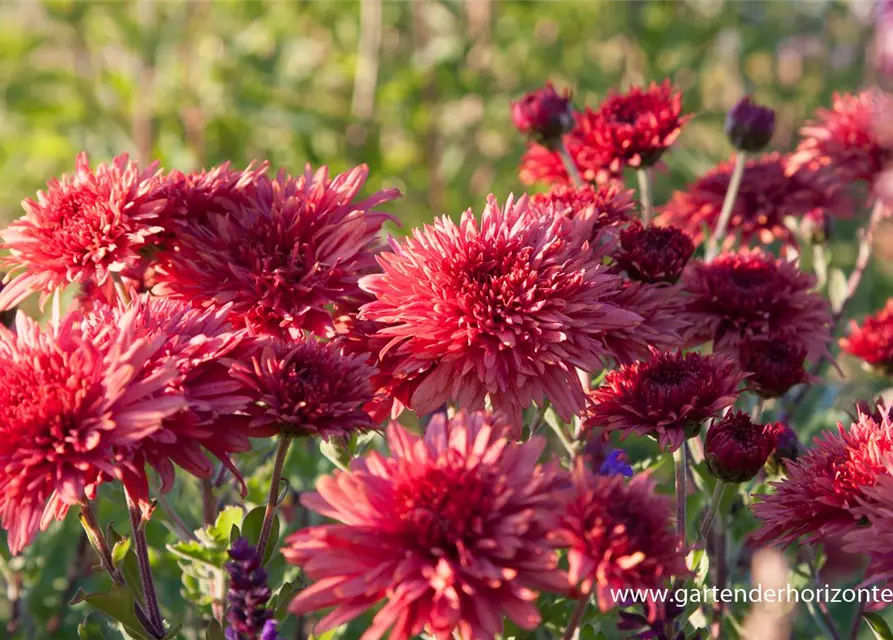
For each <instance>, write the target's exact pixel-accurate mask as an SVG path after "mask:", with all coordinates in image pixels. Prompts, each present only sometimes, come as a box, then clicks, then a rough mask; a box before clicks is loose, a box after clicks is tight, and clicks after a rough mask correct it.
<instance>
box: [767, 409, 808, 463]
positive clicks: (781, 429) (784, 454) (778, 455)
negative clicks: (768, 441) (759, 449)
mask: <svg viewBox="0 0 893 640" xmlns="http://www.w3.org/2000/svg"><path fill="white" fill-rule="evenodd" d="M799 455H800V440H799V439H798V438H797V434H796V433H794V430H793V429H791V427H789V426H788V425H786V424H784V423H782V422H778V423H776V424H775V451H773V452H772V455H771V456H769V461H768V462H767V463H766V466H767V467H768V468H769V470H770V471H771V472H772V473H774V474H776V475H778V474H782V473H784V472H785V464H786V462H787V461H791V462H793V461H794V460H796V459H797V457H798V456H799Z"/></svg>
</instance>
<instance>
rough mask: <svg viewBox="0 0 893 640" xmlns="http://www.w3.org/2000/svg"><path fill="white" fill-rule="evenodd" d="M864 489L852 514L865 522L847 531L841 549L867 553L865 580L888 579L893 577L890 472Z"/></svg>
mask: <svg viewBox="0 0 893 640" xmlns="http://www.w3.org/2000/svg"><path fill="white" fill-rule="evenodd" d="M863 493H864V494H865V498H864V499H860V500H859V504H858V505H857V506H855V508H854V509H853V516H854V518H857V519H858V520H859V521H863V522H865V523H866V524H863V525H860V526H857V527H854V528H853V530H852V531H851V532H850V533H848V534H847V535H846V537H845V541H846V543H847V545H846V547H845V548H844V550H845V551H848V552H850V553H861V554H864V555H866V556H868V558H869V564H868V568H867V569H866V570H865V576H866V578H867V579H866V581H865V583H866V584H875V583H879V582H889V581H890V580H893V476H891V475H889V474H888V475H882V476H880V477H879V478H878V480H877V484H876V485H875V486H873V487H869V488H866V489H863Z"/></svg>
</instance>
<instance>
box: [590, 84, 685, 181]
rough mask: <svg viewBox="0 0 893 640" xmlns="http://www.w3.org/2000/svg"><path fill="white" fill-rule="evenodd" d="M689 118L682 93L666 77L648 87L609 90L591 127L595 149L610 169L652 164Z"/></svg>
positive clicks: (670, 143)
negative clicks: (676, 90)
mask: <svg viewBox="0 0 893 640" xmlns="http://www.w3.org/2000/svg"><path fill="white" fill-rule="evenodd" d="M690 118H691V115H683V114H682V94H681V93H676V92H674V91H673V85H672V84H670V81H669V80H664V81H663V82H662V83H660V84H657V83H654V82H653V83H651V86H649V87H648V88H647V89H643V88H642V87H632V88H631V89H630V90H629V91H627V92H626V93H622V94H616V93H609V94H608V96H607V98H605V101H604V102H602V104H601V106H600V107H599V109H598V117H597V118H596V120H595V126H594V127H593V129H594V130H593V144H594V146H595V151H596V153H597V154H598V155H599V156H600V157H601V158H602V159H603V162H604V163H605V165H606V166H607V167H608V168H609V169H611V171H615V172H620V171H622V170H623V168H624V167H626V166H629V167H648V166H651V165H653V164H654V163H656V162H657V161H658V160H659V159H660V157H661V156H662V155H663V153H664V151H666V150H667V149H669V148H670V145H672V144H673V142H674V141H675V140H676V138H678V137H679V134H680V133H682V126H683V125H684V124H685V123H686V122H688V120H689V119H690Z"/></svg>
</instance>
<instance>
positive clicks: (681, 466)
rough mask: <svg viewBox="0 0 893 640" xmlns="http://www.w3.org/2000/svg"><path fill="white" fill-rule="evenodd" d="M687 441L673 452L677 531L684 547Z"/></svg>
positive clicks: (683, 547) (684, 547)
mask: <svg viewBox="0 0 893 640" xmlns="http://www.w3.org/2000/svg"><path fill="white" fill-rule="evenodd" d="M686 452H687V449H686V448H685V443H683V444H682V446H680V447H679V448H678V449H676V451H674V452H673V470H674V472H675V475H676V532H677V533H678V535H679V543H680V545H681V548H682V549H686V544H685V498H686V491H685V477H686V476H687V475H688V469H687V467H688V455H687V453H686Z"/></svg>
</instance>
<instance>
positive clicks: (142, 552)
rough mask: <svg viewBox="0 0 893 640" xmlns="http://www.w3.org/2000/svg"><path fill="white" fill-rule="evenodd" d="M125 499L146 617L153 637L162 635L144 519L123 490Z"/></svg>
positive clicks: (162, 621) (162, 620)
mask: <svg viewBox="0 0 893 640" xmlns="http://www.w3.org/2000/svg"><path fill="white" fill-rule="evenodd" d="M124 497H125V499H126V500H127V510H128V511H129V512H130V530H131V531H132V532H133V548H134V552H135V553H136V563H137V566H138V567H139V571H140V582H141V584H142V587H143V597H144V598H145V600H146V617H147V618H148V622H149V623H151V625H152V627H153V629H152V631H153V632H154V635H155V637H157V638H161V637H164V619H163V618H162V617H161V609H160V608H159V607H158V596H157V595H156V593H155V581H154V580H153V579H152V565H151V564H150V563H149V545H148V543H147V542H146V527H145V524H146V521H145V520H144V519H143V512H142V510H141V509H140V507H139V505H138V504H136V502H134V501H133V498H131V497H130V492H129V491H127V489H125V490H124Z"/></svg>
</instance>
